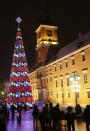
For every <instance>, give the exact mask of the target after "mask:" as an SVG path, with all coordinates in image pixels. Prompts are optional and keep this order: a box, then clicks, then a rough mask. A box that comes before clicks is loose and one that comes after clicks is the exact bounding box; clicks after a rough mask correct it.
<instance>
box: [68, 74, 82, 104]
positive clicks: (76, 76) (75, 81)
mask: <svg viewBox="0 0 90 131" xmlns="http://www.w3.org/2000/svg"><path fill="white" fill-rule="evenodd" d="M79 80H80V76H79V74H78V73H77V72H74V73H72V75H71V78H70V81H72V85H71V86H70V88H71V90H72V92H75V99H76V106H77V92H79V91H80V85H79V84H78V81H79Z"/></svg>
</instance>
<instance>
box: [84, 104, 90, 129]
mask: <svg viewBox="0 0 90 131" xmlns="http://www.w3.org/2000/svg"><path fill="white" fill-rule="evenodd" d="M83 119H84V121H85V122H86V129H87V131H90V129H89V126H90V105H87V106H86V108H85V110H84V113H83Z"/></svg>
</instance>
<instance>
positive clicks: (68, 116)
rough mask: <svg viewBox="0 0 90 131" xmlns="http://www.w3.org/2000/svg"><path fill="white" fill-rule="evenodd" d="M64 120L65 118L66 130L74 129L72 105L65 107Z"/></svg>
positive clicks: (73, 130)
mask: <svg viewBox="0 0 90 131" xmlns="http://www.w3.org/2000/svg"><path fill="white" fill-rule="evenodd" d="M66 120H67V125H68V131H71V127H72V131H75V124H74V121H75V113H74V112H73V111H72V107H71V106H69V107H67V113H66Z"/></svg>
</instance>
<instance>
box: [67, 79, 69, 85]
mask: <svg viewBox="0 0 90 131" xmlns="http://www.w3.org/2000/svg"><path fill="white" fill-rule="evenodd" d="M67 86H69V78H67Z"/></svg>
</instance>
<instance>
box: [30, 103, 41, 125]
mask: <svg viewBox="0 0 90 131" xmlns="http://www.w3.org/2000/svg"><path fill="white" fill-rule="evenodd" d="M32 115H33V120H34V127H35V126H36V127H37V120H38V117H39V110H38V107H37V105H36V104H34V106H33V112H32Z"/></svg>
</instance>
